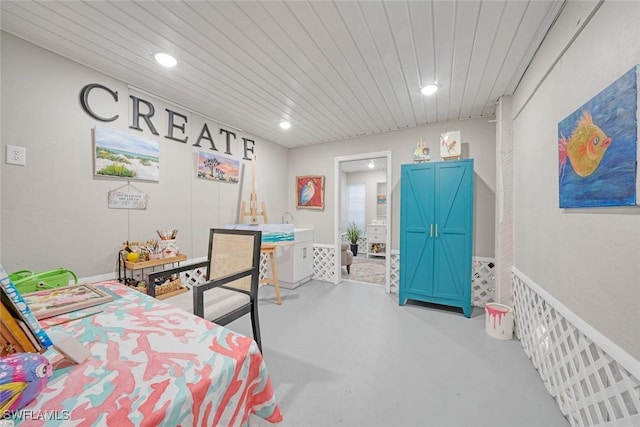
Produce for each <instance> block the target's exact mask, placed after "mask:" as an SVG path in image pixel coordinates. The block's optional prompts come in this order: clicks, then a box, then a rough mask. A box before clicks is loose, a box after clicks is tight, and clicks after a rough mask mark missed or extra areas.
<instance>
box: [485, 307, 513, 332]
mask: <svg viewBox="0 0 640 427" xmlns="http://www.w3.org/2000/svg"><path fill="white" fill-rule="evenodd" d="M484 310H485V321H484V327H485V330H486V331H487V334H489V335H490V336H492V337H493V338H497V339H499V340H510V339H512V338H513V309H512V308H511V307H509V306H506V305H503V304H498V303H497V302H488V303H487V304H486V305H485V306H484Z"/></svg>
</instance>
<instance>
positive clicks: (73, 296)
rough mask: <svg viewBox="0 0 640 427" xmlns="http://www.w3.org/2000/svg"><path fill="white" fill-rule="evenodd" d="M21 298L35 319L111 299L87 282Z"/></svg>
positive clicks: (111, 298)
mask: <svg viewBox="0 0 640 427" xmlns="http://www.w3.org/2000/svg"><path fill="white" fill-rule="evenodd" d="M22 298H23V299H24V301H25V302H26V303H27V305H28V306H29V308H30V309H31V312H32V313H33V315H34V316H35V317H36V319H46V318H48V317H53V316H57V315H59V314H64V313H70V312H72V311H76V310H81V309H83V308H87V307H93V306H94V305H98V304H102V303H105V302H108V301H111V300H113V297H112V296H111V295H108V294H106V293H104V292H102V291H100V290H98V289H96V288H95V287H93V286H91V285H88V284H79V285H69V286H63V287H60V288H54V289H47V290H43V291H38V292H32V293H28V294H23V295H22Z"/></svg>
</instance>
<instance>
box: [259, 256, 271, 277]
mask: <svg viewBox="0 0 640 427" xmlns="http://www.w3.org/2000/svg"><path fill="white" fill-rule="evenodd" d="M267 277H272V276H271V262H270V261H269V254H265V253H262V252H260V280H262V279H265V278H267Z"/></svg>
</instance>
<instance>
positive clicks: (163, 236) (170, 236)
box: [156, 229, 178, 240]
mask: <svg viewBox="0 0 640 427" xmlns="http://www.w3.org/2000/svg"><path fill="white" fill-rule="evenodd" d="M156 233H158V236H160V240H175V238H176V236H178V230H176V229H172V230H156Z"/></svg>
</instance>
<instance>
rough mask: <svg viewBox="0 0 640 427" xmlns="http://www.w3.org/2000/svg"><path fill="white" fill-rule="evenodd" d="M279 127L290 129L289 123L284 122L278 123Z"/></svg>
mask: <svg viewBox="0 0 640 427" xmlns="http://www.w3.org/2000/svg"><path fill="white" fill-rule="evenodd" d="M280 127H281V128H282V129H289V128H290V127H291V123H289V122H286V121H285V122H280Z"/></svg>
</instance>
